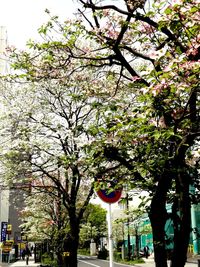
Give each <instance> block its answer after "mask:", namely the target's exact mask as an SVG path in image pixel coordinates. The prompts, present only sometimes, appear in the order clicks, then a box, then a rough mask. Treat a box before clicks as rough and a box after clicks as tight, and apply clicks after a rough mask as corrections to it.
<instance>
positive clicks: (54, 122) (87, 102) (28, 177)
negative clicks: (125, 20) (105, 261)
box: [3, 48, 105, 267]
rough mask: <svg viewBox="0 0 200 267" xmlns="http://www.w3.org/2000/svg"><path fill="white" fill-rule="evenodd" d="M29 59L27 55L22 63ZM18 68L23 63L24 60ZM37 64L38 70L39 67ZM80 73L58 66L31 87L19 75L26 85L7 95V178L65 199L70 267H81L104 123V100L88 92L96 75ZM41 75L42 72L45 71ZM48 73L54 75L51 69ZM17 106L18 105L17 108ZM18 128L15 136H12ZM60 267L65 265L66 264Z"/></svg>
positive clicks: (11, 89) (45, 62) (5, 167)
mask: <svg viewBox="0 0 200 267" xmlns="http://www.w3.org/2000/svg"><path fill="white" fill-rule="evenodd" d="M45 52H46V48H44V53H45ZM47 52H48V51H47ZM55 52H56V49H55ZM26 55H28V54H27V53H25V52H23V53H22V55H21V56H22V59H24V56H26ZM62 57H63V55H61V54H59V55H58V58H57V63H58V64H61V65H62V63H61V62H60V61H59V60H60V59H61V58H62ZM46 60H47V61H48V59H47V58H46V56H44V58H42V59H41V61H38V62H37V63H39V62H40V63H39V64H44V65H46V64H48V62H47V61H46ZM16 64H22V62H20V60H19V59H18V62H16ZM32 64H33V65H32V67H34V62H32ZM28 66H29V67H30V65H28ZM46 67H47V66H46ZM70 67H71V69H70ZM74 68H75V65H73V63H72V64H71V65H68V66H67V67H66V69H67V70H68V72H71V75H69V76H67V77H66V76H65V75H66V73H63V68H62V69H61V68H59V67H58V71H57V73H56V77H55V76H53V78H52V79H50V78H49V79H46V77H44V79H39V80H38V79H37V78H36V79H35V83H34V82H33V79H34V78H35V73H34V72H33V73H32V74H31V75H32V80H31V81H30V80H29V81H28V84H26V83H25V82H27V80H26V79H25V78H24V76H23V75H21V74H20V76H18V75H17V77H18V78H19V79H20V81H21V84H20V85H19V87H17V86H16V84H15V86H12V87H8V90H7V91H4V92H3V94H4V97H5V110H6V113H5V121H4V122H5V123H4V127H5V125H6V130H5V132H6V133H7V136H8V135H10V136H11V137H12V138H11V140H10V143H9V144H8V143H7V144H6V146H5V147H3V149H4V155H3V156H4V157H3V158H4V164H3V168H4V170H6V172H5V173H6V175H5V177H6V178H7V182H8V183H9V184H10V185H13V184H16V183H20V184H22V183H25V182H27V183H28V184H30V186H31V188H34V190H36V191H34V190H32V193H33V195H32V196H34V194H35V192H42V193H43V194H44V193H45V194H47V195H53V194H54V198H55V192H56V195H57V197H58V194H59V196H60V199H61V201H62V204H63V206H64V207H65V210H66V214H67V220H68V222H69V231H68V233H67V235H66V237H65V241H66V242H65V243H64V248H63V250H64V251H69V252H70V266H73V267H75V266H77V249H78V243H79V230H80V223H81V220H82V218H83V214H84V212H85V209H86V207H87V205H88V203H89V201H90V198H91V196H92V195H93V191H94V186H93V182H94V181H95V180H96V179H97V177H98V175H99V172H100V171H99V169H98V168H97V167H96V168H93V167H92V164H91V160H93V157H92V156H93V150H92V142H93V141H94V138H93V131H94V129H93V128H94V127H93V123H94V122H95V124H96V123H102V122H101V121H100V120H99V114H98V113H99V109H100V107H101V105H102V98H103V97H99V98H98V97H95V98H94V97H93V95H90V94H89V93H87V90H88V88H90V87H91V86H92V83H93V82H94V78H95V73H93V72H92V71H88V72H87V73H85V75H84V78H83V77H82V73H81V75H80V74H79V73H78V74H76V75H75V74H73V69H74ZM39 70H40V71H41V73H42V71H43V69H42V66H41V69H39ZM46 71H47V69H46ZM42 74H43V73H42ZM48 74H49V75H51V68H50V66H49V69H48ZM46 76H47V74H46ZM15 78H16V77H15ZM28 78H29V77H28ZM23 82H24V84H23ZM104 82H105V81H104V80H102V82H99V83H98V84H96V88H98V87H99V88H101V87H102V88H103V84H104ZM13 101H14V102H15V105H14V106H12V105H11V103H12V102H13ZM6 108H7V109H6ZM13 125H14V126H15V131H11V128H12V126H13ZM22 174H23V175H22ZM61 240H62V238H61ZM60 256H61V255H60ZM58 258H59V259H61V257H58ZM59 265H62V263H61V261H60V260H59Z"/></svg>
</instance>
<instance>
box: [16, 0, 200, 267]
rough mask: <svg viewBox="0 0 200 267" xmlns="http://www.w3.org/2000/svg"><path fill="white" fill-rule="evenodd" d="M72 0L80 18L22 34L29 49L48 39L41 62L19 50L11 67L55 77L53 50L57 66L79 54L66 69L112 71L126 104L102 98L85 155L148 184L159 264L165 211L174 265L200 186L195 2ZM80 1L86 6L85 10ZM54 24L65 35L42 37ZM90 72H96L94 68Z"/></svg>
mask: <svg viewBox="0 0 200 267" xmlns="http://www.w3.org/2000/svg"><path fill="white" fill-rule="evenodd" d="M79 2H80V3H81V4H82V7H83V10H81V9H80V11H79V12H80V14H81V15H82V19H80V20H79V19H76V20H74V21H65V22H64V23H63V24H61V23H59V22H58V19H57V18H56V17H52V18H51V20H50V21H49V23H47V25H45V26H43V27H41V29H40V33H41V34H43V36H44V38H46V43H43V44H34V43H30V44H29V45H30V47H32V48H33V49H34V50H35V51H37V52H39V51H41V50H42V49H46V50H45V52H46V53H43V55H44V57H43V58H44V59H45V61H43V64H36V58H31V57H30V55H29V54H27V53H24V54H22V57H20V61H19V62H18V64H15V68H19V69H21V70H23V71H25V74H26V77H27V78H29V79H30V80H39V79H45V78H47V77H48V78H53V77H54V78H55V76H56V74H55V70H56V69H57V65H56V64H55V60H54V58H55V55H57V53H59V54H60V61H59V63H60V65H59V66H60V67H61V66H62V73H65V75H66V74H68V73H69V71H68V69H67V67H68V64H70V62H71V61H73V60H76V59H77V60H78V61H77V64H78V65H76V69H74V72H76V71H79V70H83V69H84V68H87V70H90V71H91V69H93V70H94V68H97V69H98V71H100V73H101V74H106V78H107V79H106V80H105V81H106V82H107V81H108V80H110V81H111V84H112V86H109V89H107V92H110V93H113V95H114V94H116V92H119V91H120V90H121V89H124V90H126V91H125V93H124V94H123V93H122V92H121V91H120V93H121V98H122V97H124V102H125V101H126V100H127V99H128V98H129V97H131V96H132V98H133V99H134V100H133V101H132V107H130V103H131V101H129V106H128V107H129V108H125V106H124V105H123V107H120V104H121V103H122V99H121V98H120V94H118V99H117V98H115V99H114V100H113V99H110V103H109V105H107V107H106V108H107V113H106V116H105V117H103V120H104V122H106V123H102V125H101V127H98V125H95V127H93V128H92V133H93V137H95V139H96V140H95V144H94V143H93V145H96V149H95V150H96V153H93V161H91V163H92V166H93V167H94V168H95V166H98V167H100V169H101V175H99V177H100V178H101V179H102V176H104V177H103V178H104V181H105V180H106V181H108V183H109V180H110V179H113V178H115V179H116V177H118V178H119V177H120V178H121V181H122V182H124V180H128V179H131V180H132V181H134V184H135V187H139V188H142V189H147V190H148V191H149V193H150V196H151V197H152V201H151V205H150V211H149V216H150V219H151V224H152V229H153V238H154V252H155V262H156V266H157V267H160V266H162V267H165V266H167V257H166V250H165V231H164V227H165V223H166V220H167V219H168V217H169V216H171V218H172V219H173V222H174V251H173V256H172V267H174V266H176V267H177V266H178V267H182V266H184V265H185V261H186V255H187V247H188V242H189V235H190V204H191V199H190V192H189V186H190V185H195V186H196V188H197V189H198V180H197V179H196V178H197V177H194V176H192V175H193V174H195V173H196V169H195V166H192V165H191V164H190V162H191V158H192V157H193V150H194V148H195V146H197V145H198V143H197V141H198V138H199V96H198V94H199V89H198V88H199V79H198V73H199V61H198V60H199V23H198V15H197V14H198V10H199V6H198V3H196V2H195V1H185V0H180V1H178V2H177V3H170V4H168V3H167V4H166V3H163V2H160V1H155V2H151V3H150V4H149V6H148V5H147V4H146V5H145V3H144V1H138V2H134V3H133V2H132V1H121V3H122V5H121V6H120V7H119V6H116V5H110V4H109V5H106V1H105V2H101V5H98V4H95V2H93V1H92V0H90V1H84V0H80V1H79ZM103 3H105V5H103ZM85 9H87V10H89V11H91V13H90V14H91V15H92V16H90V15H88V17H86V12H84V11H85ZM83 19H85V20H86V21H87V22H88V26H86V24H85V23H83V22H82V20H83ZM54 26H55V27H57V29H58V30H59V32H60V33H61V35H62V38H63V39H62V40H63V42H61V41H60V42H57V41H52V40H51V39H48V36H49V33H50V32H51V33H52V31H53V30H54V29H55V28H54ZM49 31H50V32H49ZM84 42H85V43H84ZM15 56H16V57H17V58H18V54H16V53H15ZM31 62H32V63H33V62H34V64H29V63H31ZM73 62H74V61H73ZM27 63H28V64H27ZM44 63H45V64H44ZM49 67H50V68H49ZM84 78H85V77H84ZM96 78H97V79H96V81H98V82H102V76H98V77H97V76H96ZM98 82H97V83H98ZM106 82H105V83H104V85H105V84H106ZM104 88H106V86H105V87H104ZM89 89H90V90H89ZM88 91H90V94H92V95H93V96H94V95H95V97H96V96H97V95H99V93H100V92H102V91H101V90H99V87H98V88H96V87H92V89H91V88H89V87H88ZM104 92H105V91H104ZM133 95H134V97H133ZM119 98H120V99H119ZM126 107H127V106H126ZM93 148H94V147H93ZM93 151H94V150H93ZM106 164H110V166H111V165H112V172H111V171H109V172H107V173H106V168H105V166H106ZM102 170H103V172H102ZM102 173H104V175H102ZM167 202H171V203H172V207H173V208H172V214H167V211H166V203H167ZM179 255H182V257H180V256H179Z"/></svg>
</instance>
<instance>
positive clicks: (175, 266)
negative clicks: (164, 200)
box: [171, 173, 191, 267]
mask: <svg viewBox="0 0 200 267" xmlns="http://www.w3.org/2000/svg"><path fill="white" fill-rule="evenodd" d="M177 180H178V181H177V184H178V187H177V188H178V192H177V195H178V196H179V199H178V214H177V215H178V218H179V220H178V223H177V226H178V227H177V228H176V231H174V249H173V254H172V260H171V267H184V266H185V263H186V261H187V250H188V245H189V240H190V231H191V213H190V210H191V203H190V196H189V181H190V178H189V177H188V176H187V174H185V175H184V173H183V174H182V173H180V174H179V177H178V179H177ZM180 255H182V256H181V257H180Z"/></svg>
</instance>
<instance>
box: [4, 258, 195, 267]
mask: <svg viewBox="0 0 200 267" xmlns="http://www.w3.org/2000/svg"><path fill="white" fill-rule="evenodd" d="M89 258H90V257H85V258H84V256H83V257H82V258H81V259H80V262H79V266H81V261H84V262H85V265H84V266H88V267H91V264H90V263H91V260H90V261H89ZM198 259H200V257H195V258H189V259H188V262H187V263H186V265H185V267H197V266H198V261H197V260H198ZM87 260H88V264H87ZM144 260H145V263H139V264H134V265H129V267H131V266H135V267H155V264H154V259H153V257H149V258H148V259H144ZM101 262H102V265H101V263H98V266H100V267H101V266H105V263H107V264H106V265H108V266H109V261H101ZM169 264H170V263H169ZM115 265H116V266H118V264H115V263H114V267H115ZM119 265H120V266H122V267H125V266H126V265H123V264H119ZM25 266H26V267H40V263H35V262H34V258H33V257H30V259H29V264H28V266H27V265H26V261H23V260H18V261H16V262H14V263H3V262H2V263H0V267H25ZM93 266H94V265H93ZM169 266H170V265H169Z"/></svg>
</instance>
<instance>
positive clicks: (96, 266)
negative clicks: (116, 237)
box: [79, 260, 101, 267]
mask: <svg viewBox="0 0 200 267" xmlns="http://www.w3.org/2000/svg"><path fill="white" fill-rule="evenodd" d="M79 261H80V262H83V263H86V264H88V265H91V266H94V267H101V266H100V265H96V264H92V263H89V262H88V261H82V260H79Z"/></svg>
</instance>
